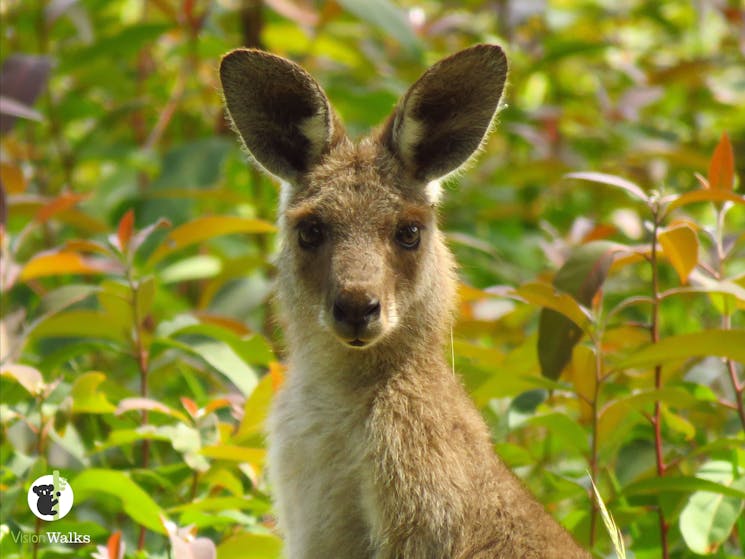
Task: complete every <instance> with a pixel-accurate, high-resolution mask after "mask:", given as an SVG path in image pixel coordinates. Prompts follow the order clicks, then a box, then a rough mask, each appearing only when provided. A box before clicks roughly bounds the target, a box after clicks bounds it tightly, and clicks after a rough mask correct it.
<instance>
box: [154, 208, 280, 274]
mask: <svg viewBox="0 0 745 559" xmlns="http://www.w3.org/2000/svg"><path fill="white" fill-rule="evenodd" d="M275 229H276V228H275V227H274V225H272V224H271V223H269V222H268V221H264V220H262V219H249V218H245V217H237V216H227V215H223V216H205V217H199V218H197V219H195V220H193V221H190V222H188V223H184V224H183V225H180V226H179V227H176V228H175V229H174V230H173V231H171V232H170V233H169V234H168V236H167V237H166V238H165V240H164V241H163V244H162V245H161V246H159V247H158V248H157V249H156V250H155V252H153V254H152V255H151V256H150V262H149V263H150V264H154V263H156V262H158V261H160V260H161V259H163V258H164V257H165V256H168V255H169V254H171V253H173V252H175V251H177V250H180V249H182V248H184V247H187V246H189V245H193V244H196V243H199V242H201V241H206V240H208V239H212V238H214V237H219V236H220V235H228V234H230V233H271V232H273V231H275Z"/></svg>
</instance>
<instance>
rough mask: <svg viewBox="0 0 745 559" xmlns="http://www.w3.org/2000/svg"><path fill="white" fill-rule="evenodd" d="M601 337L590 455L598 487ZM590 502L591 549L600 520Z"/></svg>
mask: <svg viewBox="0 0 745 559" xmlns="http://www.w3.org/2000/svg"><path fill="white" fill-rule="evenodd" d="M600 337H601V336H598V338H597V339H596V340H595V389H594V391H593V395H592V402H590V405H591V406H592V448H591V451H590V452H591V454H590V476H592V481H593V483H595V485H597V481H598V479H597V478H598V425H599V423H600V418H599V417H598V395H599V394H600V383H601V382H602V381H603V374H602V371H603V354H602V351H601V347H600V342H599V341H598V340H599V339H600ZM590 502H591V503H592V509H591V511H590V547H593V546H594V545H595V531H596V528H597V520H598V504H597V499H596V498H595V495H594V494H593V495H591V498H590Z"/></svg>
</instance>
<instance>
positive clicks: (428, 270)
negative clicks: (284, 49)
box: [220, 45, 507, 350]
mask: <svg viewBox="0 0 745 559" xmlns="http://www.w3.org/2000/svg"><path fill="white" fill-rule="evenodd" d="M506 72H507V61H506V59H505V56H504V54H503V52H502V49H501V48H499V47H498V46H494V45H478V46H475V47H472V48H469V49H467V50H464V51H461V52H459V53H457V54H455V55H453V56H451V57H449V58H446V59H444V60H442V61H440V62H439V63H437V64H436V65H434V66H432V67H431V68H430V69H429V70H428V71H427V72H426V73H425V74H424V75H423V76H422V77H421V78H420V79H419V80H418V81H417V82H416V83H415V84H414V85H413V86H412V87H411V88H410V89H409V90H408V92H407V93H406V94H405V95H404V96H403V98H402V99H401V100H400V102H399V103H398V105H397V107H396V108H395V110H394V111H393V114H392V115H391V116H390V117H389V118H388V120H387V121H386V123H385V124H384V125H383V126H382V128H381V129H380V130H379V131H377V132H375V133H373V134H372V135H371V136H369V137H367V138H365V139H363V140H361V141H360V142H358V143H353V142H352V141H350V140H349V139H348V138H347V136H346V134H345V132H344V130H343V128H342V125H341V123H340V121H339V120H338V118H337V117H336V116H335V114H334V112H333V110H332V109H331V106H330V104H329V102H328V99H327V98H326V95H325V94H324V92H323V90H322V89H321V87H320V86H319V85H318V84H317V83H316V81H315V80H314V79H313V78H312V77H311V76H310V75H309V74H308V73H306V72H305V71H304V70H303V69H302V68H300V67H299V66H297V65H296V64H294V63H293V62H290V61H288V60H286V59H284V58H280V57H278V56H275V55H272V54H268V53H266V52H262V51H258V50H247V49H238V50H234V51H232V52H230V53H228V54H227V55H226V56H225V57H224V58H223V59H222V63H221V65H220V78H221V81H222V87H223V92H224V96H225V103H226V106H227V110H228V115H229V117H230V119H231V121H232V123H233V126H234V128H235V129H236V131H237V132H238V134H239V136H240V137H241V139H242V141H243V144H244V145H245V147H246V149H247V150H248V151H249V152H250V154H251V155H252V156H253V158H254V159H255V160H256V161H257V162H258V163H259V165H261V166H262V167H263V168H264V170H266V171H267V172H268V173H271V174H272V175H275V176H277V177H278V178H279V179H281V181H282V191H281V207H280V212H279V214H280V217H279V222H280V235H281V242H282V248H281V252H280V255H279V259H278V262H277V266H278V272H279V273H278V294H277V296H278V299H279V303H280V312H281V314H282V316H283V320H284V322H285V323H286V324H285V325H286V327H288V328H290V329H291V330H292V332H291V335H289V336H288V340H290V339H291V338H294V339H296V340H297V339H300V340H303V339H306V338H307V337H308V336H321V337H324V338H325V339H329V340H333V341H334V343H335V344H336V345H337V346H338V345H339V344H341V345H342V346H343V347H347V348H350V350H351V349H354V348H356V349H366V348H368V347H370V346H375V345H377V344H378V343H381V342H383V341H384V340H387V339H392V338H397V339H398V340H401V339H402V338H403V337H405V336H419V337H421V336H423V335H424V334H425V333H426V332H433V333H438V334H439V333H441V332H442V331H443V330H445V329H446V328H447V327H448V325H449V320H448V318H449V311H450V308H451V307H452V305H453V300H454V282H453V280H452V259H451V256H450V254H449V252H448V251H447V249H446V248H445V245H444V243H443V241H442V238H441V234H440V232H439V230H438V228H437V219H436V205H437V201H438V197H439V192H440V187H439V182H438V181H439V180H440V179H442V178H443V177H445V176H447V175H448V174H451V173H453V172H455V171H456V170H458V169H459V168H460V167H461V166H463V164H465V163H466V162H467V161H468V159H469V158H470V157H471V156H472V155H473V154H474V152H476V151H477V150H478V148H479V146H480V145H481V143H482V142H483V140H484V139H485V137H486V136H487V134H488V132H489V128H490V126H491V123H492V121H493V119H494V115H495V113H496V111H497V108H498V106H499V100H500V97H501V94H502V89H503V87H504V81H505V76H506ZM290 341H291V340H290ZM300 343H302V342H300Z"/></svg>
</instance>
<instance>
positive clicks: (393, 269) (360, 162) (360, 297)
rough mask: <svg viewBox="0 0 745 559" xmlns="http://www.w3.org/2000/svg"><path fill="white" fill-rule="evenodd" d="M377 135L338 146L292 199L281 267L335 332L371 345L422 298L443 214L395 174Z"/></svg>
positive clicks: (344, 340) (345, 340) (357, 345)
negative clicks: (376, 141) (420, 287)
mask: <svg viewBox="0 0 745 559" xmlns="http://www.w3.org/2000/svg"><path fill="white" fill-rule="evenodd" d="M385 155H386V154H385V152H381V149H380V147H379V146H376V145H375V144H373V143H370V142H364V143H363V144H361V145H358V146H353V145H351V144H346V145H344V146H342V147H340V148H338V149H337V150H334V151H332V152H331V153H330V154H329V156H328V158H327V160H326V161H325V162H324V164H323V165H322V166H320V167H318V168H317V169H315V170H314V171H313V172H311V173H310V174H309V176H308V178H307V181H306V183H307V184H306V185H305V186H304V188H302V189H300V190H299V191H298V192H297V193H296V194H295V195H294V196H293V197H292V198H291V200H290V201H289V202H290V203H289V205H288V207H287V208H286V209H285V211H284V219H283V223H282V235H283V239H282V241H283V250H282V253H281V254H280V260H279V265H280V268H282V269H284V268H290V269H288V270H287V271H288V272H291V273H292V275H293V276H294V277H295V278H297V285H296V290H302V292H303V293H302V295H301V297H302V298H303V299H304V300H305V302H306V305H308V306H312V307H313V313H312V314H315V316H316V319H317V321H318V322H319V324H320V325H321V327H322V328H324V329H325V330H326V331H327V332H329V333H330V334H332V335H333V336H335V337H336V338H338V340H339V341H340V342H341V343H343V344H345V345H348V346H349V347H354V348H361V349H363V348H367V347H369V346H371V345H372V344H374V343H375V342H376V341H378V340H380V339H382V338H383V337H385V336H386V335H387V334H389V333H390V332H392V331H394V330H395V329H396V326H397V325H398V324H399V319H400V317H401V316H405V315H406V314H408V312H409V310H410V307H411V305H412V303H413V302H415V301H416V300H417V298H418V293H417V286H418V285H420V284H421V279H420V276H421V274H422V272H423V270H425V269H427V261H428V260H431V259H432V258H433V257H434V256H433V250H432V244H433V239H434V238H436V237H435V235H436V231H437V229H436V227H437V224H436V219H435V212H434V210H433V208H432V202H431V201H430V200H429V199H428V198H427V196H426V194H425V192H424V191H422V189H420V188H410V187H409V188H407V186H409V185H406V184H399V183H400V182H401V179H400V177H394V176H390V174H391V173H390V169H389V168H390V165H389V164H387V161H386V159H385Z"/></svg>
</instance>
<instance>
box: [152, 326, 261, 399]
mask: <svg viewBox="0 0 745 559" xmlns="http://www.w3.org/2000/svg"><path fill="white" fill-rule="evenodd" d="M155 344H161V345H166V346H170V347H175V348H178V349H180V350H181V351H184V352H186V353H190V354H192V355H195V356H197V357H199V358H201V359H202V360H204V361H205V362H206V363H208V364H209V365H211V366H212V367H214V368H215V369H216V370H217V371H219V372H220V373H222V374H223V375H225V377H227V378H228V379H229V380H230V381H231V382H232V383H233V384H235V386H236V387H237V388H238V390H240V391H241V393H242V394H243V395H244V396H248V395H250V394H251V393H252V392H253V390H254V388H256V384H257V383H258V374H257V373H256V371H254V370H253V369H252V368H251V367H250V366H249V365H248V364H247V363H246V362H245V361H244V360H243V359H241V357H240V355H238V354H237V353H236V352H235V350H233V348H231V347H230V345H229V344H226V343H225V342H220V341H196V342H190V343H184V342H181V341H178V340H174V339H170V338H157V339H156V340H154V341H153V345H155Z"/></svg>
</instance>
